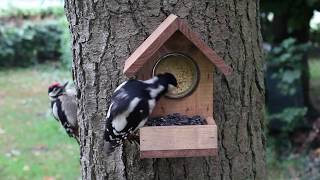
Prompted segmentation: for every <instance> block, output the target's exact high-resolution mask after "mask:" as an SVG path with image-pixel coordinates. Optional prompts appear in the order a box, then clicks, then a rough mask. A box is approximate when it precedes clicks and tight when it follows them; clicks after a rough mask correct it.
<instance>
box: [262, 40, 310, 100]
mask: <svg viewBox="0 0 320 180" xmlns="http://www.w3.org/2000/svg"><path fill="white" fill-rule="evenodd" d="M309 47H310V44H299V45H297V44H296V40H295V39H293V38H288V39H285V40H284V41H283V42H282V43H281V44H280V45H279V46H277V47H274V48H273V49H272V50H271V52H270V53H269V54H268V55H267V61H268V64H269V66H270V67H272V68H273V69H275V72H274V73H273V74H272V78H275V79H278V80H279V83H278V84H277V88H279V90H280V92H281V93H282V94H283V95H294V94H295V93H296V91H297V89H296V84H297V82H298V81H300V79H301V78H300V77H301V73H302V70H303V69H302V67H303V66H302V58H303V54H304V53H305V52H306V51H307V50H308V49H309Z"/></svg>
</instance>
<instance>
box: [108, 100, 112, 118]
mask: <svg viewBox="0 0 320 180" xmlns="http://www.w3.org/2000/svg"><path fill="white" fill-rule="evenodd" d="M112 105H113V103H111V104H110V107H109V109H108V112H107V118H109V117H110V111H111V108H112Z"/></svg>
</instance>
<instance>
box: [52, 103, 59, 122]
mask: <svg viewBox="0 0 320 180" xmlns="http://www.w3.org/2000/svg"><path fill="white" fill-rule="evenodd" d="M52 113H53V116H54V117H55V118H56V119H59V116H58V107H57V103H53V108H52Z"/></svg>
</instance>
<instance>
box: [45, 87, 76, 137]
mask: <svg viewBox="0 0 320 180" xmlns="http://www.w3.org/2000/svg"><path fill="white" fill-rule="evenodd" d="M67 84H68V82H66V83H65V84H64V85H60V84H59V83H53V84H52V85H50V86H49V88H48V95H49V98H50V100H51V109H52V114H53V117H54V118H55V119H56V120H57V121H59V122H60V123H61V125H62V126H63V127H64V129H65V130H66V132H67V134H68V135H69V136H70V137H74V138H75V139H76V140H77V141H78V140H79V134H78V122H77V102H76V93H75V92H74V91H72V90H71V89H66V86H67ZM78 142H79V141H78Z"/></svg>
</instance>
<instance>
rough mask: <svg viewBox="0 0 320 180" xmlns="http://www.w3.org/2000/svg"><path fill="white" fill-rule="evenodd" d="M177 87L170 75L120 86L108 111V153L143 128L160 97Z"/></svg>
mask: <svg viewBox="0 0 320 180" xmlns="http://www.w3.org/2000/svg"><path fill="white" fill-rule="evenodd" d="M177 85H178V84H177V80H176V78H175V77H174V76H173V75H172V74H170V73H164V74H159V75H157V76H154V77H153V78H151V79H149V80H146V81H140V80H134V79H131V80H128V81H125V82H123V83H122V84H120V85H119V86H118V87H117V88H116V89H115V91H114V93H113V95H112V97H111V104H110V106H109V109H108V111H107V120H106V131H105V140H106V141H107V143H109V145H108V148H109V149H108V150H109V152H111V151H112V150H113V149H114V147H116V146H118V145H120V144H121V143H122V142H123V140H124V139H127V137H128V135H130V134H132V133H134V132H135V131H136V130H138V129H139V128H140V127H142V126H144V124H145V123H146V121H147V120H148V117H149V115H150V114H151V113H152V111H153V109H154V107H155V105H156V102H157V101H158V100H159V99H160V97H161V96H163V95H164V94H166V93H167V92H170V91H172V90H174V89H175V88H176V87H177Z"/></svg>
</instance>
